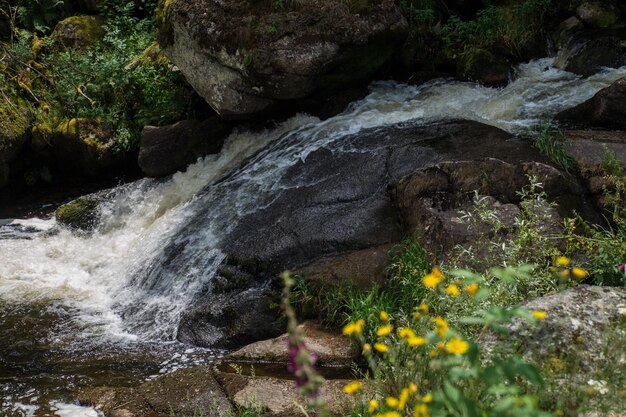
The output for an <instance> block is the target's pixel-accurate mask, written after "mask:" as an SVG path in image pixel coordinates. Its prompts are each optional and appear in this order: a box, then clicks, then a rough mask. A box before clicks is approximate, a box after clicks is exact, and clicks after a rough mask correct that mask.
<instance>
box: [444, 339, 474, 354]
mask: <svg viewBox="0 0 626 417" xmlns="http://www.w3.org/2000/svg"><path fill="white" fill-rule="evenodd" d="M468 349H469V344H468V343H467V342H466V341H465V340H463V339H457V338H452V339H450V340H449V341H448V343H446V351H447V352H448V353H452V354H453V355H463V354H464V353H467V351H468Z"/></svg>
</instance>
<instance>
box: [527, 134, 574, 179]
mask: <svg viewBox="0 0 626 417" xmlns="http://www.w3.org/2000/svg"><path fill="white" fill-rule="evenodd" d="M564 142H565V135H564V133H563V131H561V130H559V129H556V128H554V127H552V126H551V125H550V124H548V123H545V124H544V125H543V126H541V129H540V132H539V135H537V136H536V137H535V139H534V140H533V146H534V147H535V148H537V149H538V150H539V152H541V154H542V155H544V156H546V157H547V158H549V159H550V160H551V161H552V162H554V163H555V164H556V165H557V166H559V167H561V168H563V169H564V170H565V171H566V172H573V171H574V170H575V169H576V164H575V161H574V159H573V158H572V157H571V155H569V154H568V153H567V151H566V150H565V147H564V146H563V144H564Z"/></svg>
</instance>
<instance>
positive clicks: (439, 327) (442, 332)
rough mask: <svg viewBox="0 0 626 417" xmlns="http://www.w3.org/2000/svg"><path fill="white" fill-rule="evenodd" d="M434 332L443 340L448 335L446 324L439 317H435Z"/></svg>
mask: <svg viewBox="0 0 626 417" xmlns="http://www.w3.org/2000/svg"><path fill="white" fill-rule="evenodd" d="M435 327H436V332H437V334H438V335H439V337H441V338H444V337H445V336H446V333H448V323H447V322H446V321H445V320H444V319H443V318H442V317H440V316H437V317H435Z"/></svg>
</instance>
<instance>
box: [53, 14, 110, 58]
mask: <svg viewBox="0 0 626 417" xmlns="http://www.w3.org/2000/svg"><path fill="white" fill-rule="evenodd" d="M104 34H105V31H104V18H102V17H100V16H71V17H68V18H65V19H63V20H61V21H60V22H59V23H57V25H56V26H55V28H54V31H53V32H52V34H51V35H50V38H52V40H53V42H54V43H53V48H55V49H56V50H59V51H64V50H67V49H70V48H71V49H82V48H86V47H88V46H90V45H92V44H94V43H96V42H98V41H100V40H102V38H103V37H104Z"/></svg>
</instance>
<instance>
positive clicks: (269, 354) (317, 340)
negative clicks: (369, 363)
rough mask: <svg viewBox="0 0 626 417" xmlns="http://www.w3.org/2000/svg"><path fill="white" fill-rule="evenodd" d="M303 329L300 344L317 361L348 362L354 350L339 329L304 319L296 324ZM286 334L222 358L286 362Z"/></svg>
mask: <svg viewBox="0 0 626 417" xmlns="http://www.w3.org/2000/svg"><path fill="white" fill-rule="evenodd" d="M299 327H300V328H301V329H302V331H303V332H304V343H306V345H307V348H308V349H309V351H310V352H312V353H315V354H316V355H317V363H318V364H319V365H321V366H324V365H350V363H352V360H353V359H355V358H356V356H357V354H358V352H357V351H356V349H355V348H354V346H353V345H352V343H351V341H350V339H349V338H347V337H345V336H342V335H341V334H339V332H337V331H335V332H331V331H329V330H326V329H324V328H323V327H321V326H320V324H319V323H316V322H312V321H307V322H304V323H302V324H301V325H300V326H299ZM288 342H289V334H287V333H285V334H282V335H280V336H278V337H276V338H274V339H269V340H263V341H260V342H256V343H252V344H249V345H247V346H244V347H243V348H241V349H239V350H237V351H235V352H232V353H229V354H228V355H227V356H226V357H225V359H226V360H233V361H247V362H265V361H269V362H282V363H285V364H286V363H287V362H288V361H289V351H288Z"/></svg>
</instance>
